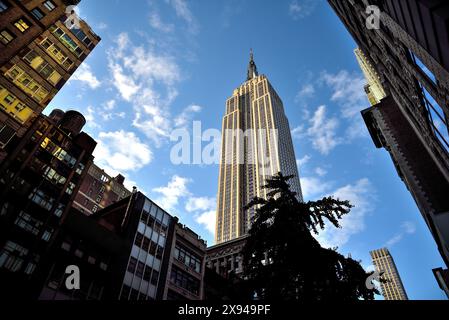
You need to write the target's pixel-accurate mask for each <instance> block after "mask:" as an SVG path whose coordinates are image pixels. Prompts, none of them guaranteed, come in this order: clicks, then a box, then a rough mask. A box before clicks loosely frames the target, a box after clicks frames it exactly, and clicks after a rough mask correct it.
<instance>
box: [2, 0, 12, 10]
mask: <svg viewBox="0 0 449 320" xmlns="http://www.w3.org/2000/svg"><path fill="white" fill-rule="evenodd" d="M9 6H10V5H9V3H8V2H7V1H5V0H0V12H3V11H6V10H7V9H8V8H9Z"/></svg>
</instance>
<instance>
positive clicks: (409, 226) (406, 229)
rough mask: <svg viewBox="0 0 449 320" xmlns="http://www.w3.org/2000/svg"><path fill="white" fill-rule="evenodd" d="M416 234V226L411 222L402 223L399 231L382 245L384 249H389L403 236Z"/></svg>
mask: <svg viewBox="0 0 449 320" xmlns="http://www.w3.org/2000/svg"><path fill="white" fill-rule="evenodd" d="M415 232H416V225H415V224H414V223H413V222H411V221H404V222H403V223H402V224H401V230H400V231H399V232H398V233H396V234H395V235H394V236H393V237H391V238H390V239H389V240H388V241H387V242H386V243H385V245H384V247H387V248H391V247H392V246H394V245H396V244H398V243H399V242H400V241H402V239H404V237H405V236H407V235H411V234H414V233H415Z"/></svg>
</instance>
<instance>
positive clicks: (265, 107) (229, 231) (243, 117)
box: [215, 51, 303, 244]
mask: <svg viewBox="0 0 449 320" xmlns="http://www.w3.org/2000/svg"><path fill="white" fill-rule="evenodd" d="M280 172H281V173H282V174H283V175H284V176H290V175H291V176H294V178H293V179H291V180H290V181H289V183H290V186H291V190H293V191H294V192H296V193H297V197H298V200H300V201H302V200H303V198H302V191H301V184H300V181H299V174H298V167H297V164H296V157H295V151H294V149H293V142H292V137H291V132H290V125H289V122H288V119H287V117H286V115H285V112H284V106H283V103H282V101H281V99H280V98H279V96H278V94H277V93H276V91H275V90H274V89H273V87H272V86H271V84H270V82H269V81H268V78H267V77H266V76H264V75H259V73H258V71H257V66H256V63H255V62H254V56H253V52H252V51H251V58H250V62H249V66H248V74H247V79H246V82H244V83H243V84H242V85H241V86H240V87H238V88H237V89H235V90H234V93H233V95H232V97H231V98H229V99H228V100H227V102H226V114H225V116H224V118H223V135H222V146H221V162H220V174H219V183H218V194H217V217H216V218H217V220H216V232H215V241H216V244H220V243H224V242H228V241H231V240H234V239H237V238H240V237H242V236H244V235H246V234H247V233H248V231H249V228H250V227H251V221H252V219H253V217H254V214H255V209H254V208H251V209H247V210H246V209H245V206H246V205H247V204H248V203H249V202H251V200H253V199H254V198H255V197H260V198H267V190H265V189H264V188H263V186H264V185H265V184H266V181H267V179H268V178H270V177H271V176H274V175H276V174H278V173H280Z"/></svg>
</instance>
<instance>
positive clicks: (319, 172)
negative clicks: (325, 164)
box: [315, 167, 327, 177]
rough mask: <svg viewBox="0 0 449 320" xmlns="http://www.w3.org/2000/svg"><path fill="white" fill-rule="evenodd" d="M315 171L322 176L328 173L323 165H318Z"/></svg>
mask: <svg viewBox="0 0 449 320" xmlns="http://www.w3.org/2000/svg"><path fill="white" fill-rule="evenodd" d="M315 173H316V174H317V175H318V176H320V177H324V176H325V175H326V174H327V170H326V169H323V168H321V167H318V168H316V169H315Z"/></svg>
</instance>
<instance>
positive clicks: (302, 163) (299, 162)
mask: <svg viewBox="0 0 449 320" xmlns="http://www.w3.org/2000/svg"><path fill="white" fill-rule="evenodd" d="M310 159H312V157H311V156H309V155H307V154H306V155H305V156H304V157H302V158H301V159H296V164H297V165H298V167H299V168H301V167H302V166H305V165H306V164H307V163H308V162H309V161H310Z"/></svg>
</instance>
